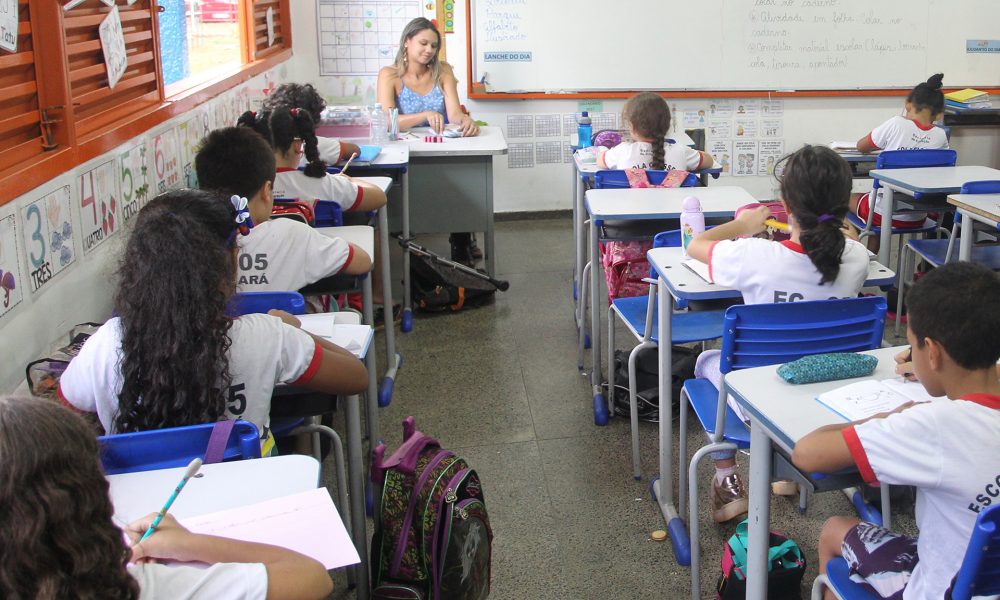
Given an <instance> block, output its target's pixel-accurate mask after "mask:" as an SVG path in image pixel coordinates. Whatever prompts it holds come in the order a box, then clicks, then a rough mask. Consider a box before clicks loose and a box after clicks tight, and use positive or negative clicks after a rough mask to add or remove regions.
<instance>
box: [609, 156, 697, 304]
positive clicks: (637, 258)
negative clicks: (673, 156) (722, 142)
mask: <svg viewBox="0 0 1000 600" xmlns="http://www.w3.org/2000/svg"><path fill="white" fill-rule="evenodd" d="M625 176H626V177H628V183H629V187H632V188H648V187H668V188H672V187H679V186H680V185H681V183H683V182H684V180H685V179H687V176H688V172H687V171H679V170H677V171H670V172H669V173H667V176H666V178H664V180H663V182H662V183H660V184H659V185H653V184H651V183H650V182H649V176H648V175H647V174H646V171H644V170H643V169H625ZM652 247H653V242H652V241H634V242H618V241H610V242H605V243H604V245H603V247H602V248H601V265H603V266H604V278H605V281H607V284H608V302H609V303H610V302H612V301H613V300H614V299H615V298H629V297H632V296H645V295H646V294H647V293H649V284H647V283H645V282H644V281H643V278H644V277H649V262H648V261H647V260H646V252H648V251H649V250H650V249H651V248H652Z"/></svg>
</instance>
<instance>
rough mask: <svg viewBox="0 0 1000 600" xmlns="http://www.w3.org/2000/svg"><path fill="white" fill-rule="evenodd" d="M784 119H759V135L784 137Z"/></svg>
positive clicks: (763, 136)
mask: <svg viewBox="0 0 1000 600" xmlns="http://www.w3.org/2000/svg"><path fill="white" fill-rule="evenodd" d="M784 129H785V128H784V119H780V118H779V119H761V120H760V137H762V138H780V137H784Z"/></svg>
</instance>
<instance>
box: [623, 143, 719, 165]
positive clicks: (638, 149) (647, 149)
mask: <svg viewBox="0 0 1000 600" xmlns="http://www.w3.org/2000/svg"><path fill="white" fill-rule="evenodd" d="M652 160H653V145H652V144H650V143H649V142H622V143H620V144H618V145H617V146H615V147H614V148H611V149H610V150H608V151H607V152H605V153H604V164H606V165H608V168H609V169H651V168H652V167H651V166H650V162H651V161H652ZM663 164H664V170H665V171H670V170H673V169H678V170H684V171H697V170H698V169H700V168H701V153H700V152H698V151H697V150H695V149H694V148H691V147H690V146H683V145H681V144H675V143H673V142H669V141H668V142H664V143H663Z"/></svg>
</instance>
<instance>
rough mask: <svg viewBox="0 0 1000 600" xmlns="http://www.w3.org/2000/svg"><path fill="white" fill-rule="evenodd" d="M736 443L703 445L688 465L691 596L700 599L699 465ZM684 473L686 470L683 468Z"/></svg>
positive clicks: (732, 447)
mask: <svg viewBox="0 0 1000 600" xmlns="http://www.w3.org/2000/svg"><path fill="white" fill-rule="evenodd" d="M736 449H737V447H736V444H731V443H729V442H713V443H710V444H708V445H707V446H702V447H701V448H699V449H698V451H697V452H695V453H694V456H693V457H692V458H691V464H690V465H689V466H688V479H689V480H690V485H689V488H688V503H689V507H690V509H689V510H690V512H689V514H688V532H689V533H690V539H691V598H693V599H694V600H700V598H701V570H700V569H701V546H700V539H701V538H699V537H698V536H699V535H700V531H699V524H698V465H699V464H700V463H701V461H702V459H703V458H705V457H706V456H709V455H710V454H711V453H712V452H721V451H724V450H734V451H735V450H736ZM682 456H683V455H682ZM681 472H682V473H683V472H684V470H683V469H681ZM680 493H681V497H683V495H684V488H683V487H682V488H681V489H680Z"/></svg>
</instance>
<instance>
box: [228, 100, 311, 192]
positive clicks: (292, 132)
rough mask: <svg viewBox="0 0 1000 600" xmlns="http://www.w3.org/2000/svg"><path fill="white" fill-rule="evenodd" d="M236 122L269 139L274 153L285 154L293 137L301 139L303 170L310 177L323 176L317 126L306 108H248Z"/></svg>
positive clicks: (289, 148)
mask: <svg viewBox="0 0 1000 600" xmlns="http://www.w3.org/2000/svg"><path fill="white" fill-rule="evenodd" d="M236 125H238V126H240V125H243V126H247V127H251V128H252V129H253V130H254V131H256V132H257V133H259V134H260V135H261V136H262V137H263V138H264V139H265V140H267V141H268V142H270V144H271V148H273V149H274V151H275V152H280V153H281V154H287V153H288V152H289V151H290V150H291V148H292V144H293V143H294V142H295V140H297V139H299V140H302V141H303V143H304V150H305V154H306V167H305V169H304V172H305V174H306V175H308V176H309V177H316V178H322V177H326V167H327V165H326V162H324V161H323V160H321V159H320V157H319V140H318V139H317V138H316V126H315V123H313V119H312V117H311V116H309V111H307V110H305V109H298V108H289V107H287V106H278V107H275V108H274V110H270V111H268V110H262V111H259V112H252V111H247V112H245V113H243V114H242V115H240V118H239V119H238V120H237V121H236Z"/></svg>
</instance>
